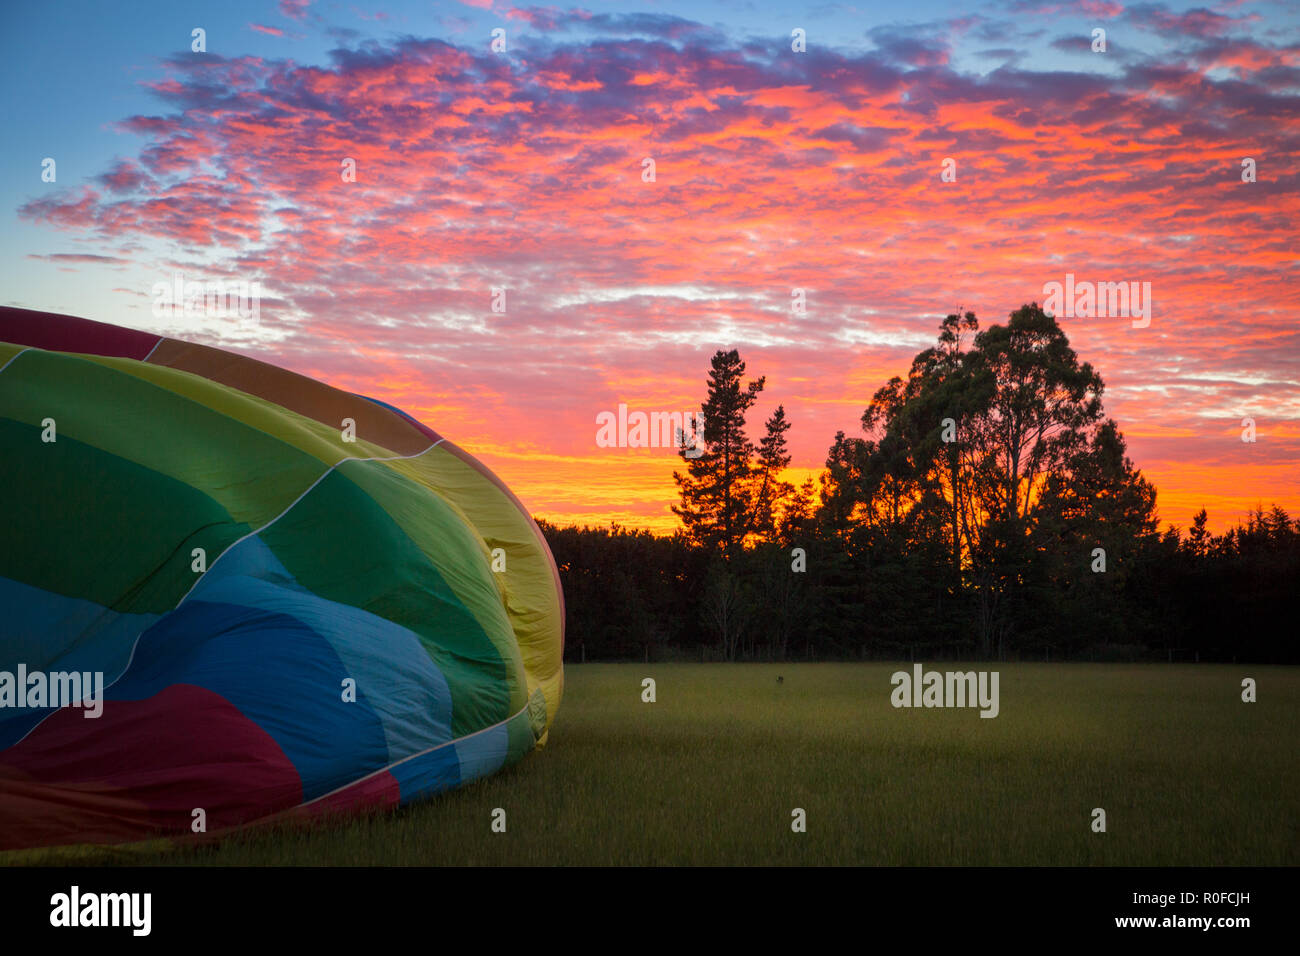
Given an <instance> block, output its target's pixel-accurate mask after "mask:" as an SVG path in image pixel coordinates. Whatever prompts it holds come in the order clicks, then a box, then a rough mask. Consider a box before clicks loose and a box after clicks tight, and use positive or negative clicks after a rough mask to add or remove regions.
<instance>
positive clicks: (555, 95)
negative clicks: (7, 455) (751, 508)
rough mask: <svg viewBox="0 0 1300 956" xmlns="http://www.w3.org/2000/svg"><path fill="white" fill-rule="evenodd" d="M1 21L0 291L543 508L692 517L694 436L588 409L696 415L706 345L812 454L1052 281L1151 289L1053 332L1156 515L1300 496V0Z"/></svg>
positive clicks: (27, 11)
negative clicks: (272, 391) (1252, 173)
mask: <svg viewBox="0 0 1300 956" xmlns="http://www.w3.org/2000/svg"><path fill="white" fill-rule="evenodd" d="M3 17H4V29H3V31H2V32H0V53H2V54H3V64H4V65H3V67H0V71H2V75H3V84H4V97H5V110H4V115H5V126H6V128H5V135H4V148H3V150H0V174H2V175H0V221H2V222H3V225H4V228H3V232H2V234H0V263H3V279H4V281H3V287H2V289H0V302H3V304H6V305H13V306H21V307H26V308H34V309H43V310H48V311H55V312H66V313H70V314H73V315H78V316H84V317H87V318H93V319H98V320H101V321H107V322H114V323H117V324H120V325H127V326H131V327H134V328H139V329H146V330H149V331H154V332H161V333H166V334H169V335H173V336H176V337H178V338H187V339H190V340H194V341H199V342H203V343H206V344H210V345H218V346H221V347H223V348H227V349H232V350H234V351H237V352H241V353H245V354H248V355H252V356H255V357H257V358H260V359H262V360H264V361H268V362H272V363H274V364H277V365H283V366H286V367H288V368H292V369H294V370H295V371H299V372H302V373H304V374H308V375H312V376H314V377H317V378H320V379H323V380H325V381H328V382H330V383H331V384H334V385H337V386H339V387H341V388H345V389H348V390H351V391H356V392H360V393H362V394H365V395H368V396H371V397H374V398H378V399H382V400H383V401H386V402H390V403H392V404H395V405H398V406H400V407H402V408H403V409H405V410H406V411H408V412H410V413H411V414H413V415H415V416H416V417H417V418H419V419H421V420H423V421H424V422H426V423H427V424H429V425H430V426H431V427H432V428H434V429H436V430H437V431H438V432H439V433H441V434H443V435H445V436H447V437H448V438H450V439H451V440H453V441H455V442H456V443H457V444H459V445H461V446H462V447H464V448H465V449H467V450H468V451H470V452H472V453H473V454H475V455H476V456H478V457H479V458H480V459H482V460H483V461H484V462H485V463H487V464H488V465H489V466H490V467H492V468H493V469H494V470H495V471H496V472H497V473H498V474H499V475H500V476H501V477H502V478H503V479H504V480H505V481H506V482H507V483H508V484H509V485H510V487H511V488H512V490H514V491H515V492H516V493H517V494H518V496H519V497H520V498H521V499H522V500H523V501H524V503H525V504H526V505H527V506H528V507H529V508H530V509H531V510H532V511H533V513H534V514H536V515H538V516H541V517H546V518H548V519H551V520H553V521H557V522H561V523H564V522H569V521H576V522H585V523H596V524H602V525H603V524H608V523H609V522H610V521H618V522H621V523H624V524H630V525H635V526H643V527H649V528H653V529H655V530H661V531H666V530H669V529H671V528H672V527H673V526H674V525H675V519H674V517H673V516H672V514H671V512H670V510H669V507H670V505H671V504H672V503H673V502H674V501H675V500H676V499H675V489H674V485H673V482H672V478H671V473H672V471H673V469H674V467H678V466H679V465H680V461H679V459H677V458H676V457H675V456H674V454H673V453H672V451H671V450H669V449H666V448H651V449H621V448H602V447H598V445H597V443H596V431H597V426H596V418H597V416H598V415H599V414H600V413H601V412H604V411H617V409H618V406H619V404H620V403H625V404H626V405H627V406H628V407H629V409H631V410H633V411H636V410H640V411H645V412H652V411H687V410H690V409H697V408H698V407H699V404H700V402H701V401H702V400H703V398H704V391H705V377H706V374H707V371H708V364H709V358H710V356H711V355H712V354H713V352H714V351H715V350H716V349H718V348H738V349H739V350H740V352H741V356H742V357H743V358H744V359H745V360H746V362H747V363H748V366H749V372H750V373H751V375H755V376H757V375H765V376H766V377H767V388H766V390H765V391H764V393H763V396H762V399H761V400H760V402H759V404H758V405H757V406H756V407H755V409H754V411H753V412H752V413H751V433H752V434H753V435H754V437H755V438H756V437H757V435H758V433H759V432H761V427H762V419H763V418H764V417H766V415H767V414H769V413H770V411H771V409H772V408H773V407H774V406H775V405H776V404H777V403H781V404H783V405H784V406H785V408H786V412H787V414H788V416H789V417H790V418H791V419H792V421H793V428H792V430H791V433H790V439H791V446H792V451H793V453H794V465H795V466H796V467H795V468H794V469H793V471H794V472H795V475H794V476H792V477H802V476H803V475H804V474H808V473H813V472H815V471H817V470H818V469H820V468H821V466H822V464H823V462H824V459H825V456H826V451H827V448H828V446H829V445H830V444H831V441H832V438H833V436H834V434H835V432H836V431H837V430H840V429H843V430H844V431H845V432H847V433H849V434H852V435H857V434H861V432H860V424H859V419H860V416H861V414H862V411H863V408H864V407H865V405H866V403H867V401H868V400H869V398H870V397H871V395H872V393H873V392H874V391H875V390H876V389H877V388H879V387H880V386H881V385H883V384H884V383H885V381H886V380H887V379H888V378H889V377H890V376H892V375H896V374H900V375H901V374H904V373H905V372H906V369H907V367H908V365H909V363H910V360H911V357H912V356H913V355H914V354H915V353H916V352H917V351H919V350H920V349H922V348H924V347H926V346H927V345H929V344H931V343H932V342H933V340H934V337H935V333H936V330H937V327H938V324H939V322H940V320H941V318H942V316H943V315H944V314H946V313H948V312H953V311H956V310H957V309H958V308H959V307H960V308H962V309H969V310H973V311H974V312H975V313H976V314H977V315H978V316H979V319H980V321H981V324H982V325H985V326H987V325H989V324H991V323H994V322H1005V321H1006V318H1007V314H1008V313H1009V312H1011V311H1012V310H1013V309H1015V308H1017V307H1018V306H1020V305H1021V304H1023V303H1026V302H1030V301H1039V302H1042V301H1043V299H1044V295H1043V287H1044V284H1045V283H1048V282H1053V281H1057V282H1061V281H1064V278H1065V276H1066V274H1067V273H1072V274H1073V275H1074V276H1075V277H1076V279H1077V280H1079V281H1096V282H1149V283H1150V284H1151V296H1152V314H1151V322H1150V325H1149V326H1147V327H1145V328H1135V327H1134V325H1133V323H1132V322H1131V321H1130V320H1129V319H1128V318H1123V317H1096V318H1062V319H1061V322H1062V325H1063V327H1064V328H1065V330H1066V332H1067V334H1068V335H1069V337H1070V340H1071V343H1072V344H1073V346H1074V348H1075V349H1076V350H1077V351H1078V352H1079V353H1080V355H1081V357H1082V358H1083V359H1084V360H1085V361H1089V362H1091V363H1092V364H1093V365H1094V366H1095V367H1096V368H1097V369H1098V371H1099V372H1100V373H1101V375H1102V377H1103V378H1104V379H1105V381H1106V383H1107V390H1106V393H1105V397H1104V398H1105V404H1106V410H1107V412H1108V414H1109V415H1111V416H1112V417H1114V418H1115V419H1117V420H1118V422H1119V424H1120V427H1121V429H1122V430H1123V432H1124V434H1125V436H1126V437H1127V439H1128V442H1129V454H1130V456H1131V457H1132V458H1133V460H1134V462H1135V464H1136V465H1137V466H1138V467H1139V468H1141V469H1142V471H1143V473H1144V474H1145V475H1146V476H1147V477H1148V478H1149V479H1151V480H1152V481H1153V482H1154V484H1155V485H1156V487H1157V488H1158V490H1159V499H1158V506H1159V511H1160V517H1161V521H1162V524H1164V523H1168V522H1173V523H1176V524H1178V525H1186V524H1187V523H1188V521H1189V520H1190V517H1191V515H1192V514H1193V513H1194V512H1195V511H1196V510H1197V509H1199V508H1200V507H1202V506H1204V507H1206V508H1208V509H1209V512H1210V518H1211V527H1213V528H1214V529H1216V530H1222V529H1223V528H1224V527H1225V526H1226V525H1227V524H1228V523H1229V522H1232V521H1235V520H1237V519H1239V518H1241V517H1242V516H1244V514H1245V513H1246V511H1247V510H1248V509H1251V508H1253V507H1254V506H1255V505H1256V504H1257V503H1263V504H1264V505H1265V506H1267V505H1268V504H1270V503H1272V502H1277V503H1279V504H1282V505H1283V506H1284V507H1287V508H1288V509H1289V510H1291V512H1292V514H1293V516H1296V515H1300V331H1298V328H1300V325H1298V323H1300V282H1297V274H1296V266H1297V259H1298V258H1300V252H1298V251H1297V234H1298V233H1300V194H1298V187H1300V5H1297V4H1296V3H1294V2H1293V0H1286V2H1259V3H1252V2H1224V3H1209V4H1207V5H1204V6H1200V5H1194V4H1191V5H1189V4H1177V3H1169V4H1166V3H1141V4H1129V5H1125V4H1122V3H1119V2H1115V0H1085V2H1082V3H1054V2H1040V0H1024V2H1020V0H1011V2H995V3H964V4H954V3H939V2H932V0H910V2H907V3H902V2H891V3H886V4H882V3H859V4H838V3H811V4H806V5H799V4H783V3H781V4H777V3H766V2H754V3H749V2H719V0H703V2H700V0H697V2H691V3H679V2H647V0H641V2H638V3H635V4H588V5H584V6H581V7H571V6H567V5H566V6H564V7H559V6H555V7H550V6H548V7H542V6H527V5H524V6H514V5H512V4H510V3H508V2H504V0H469V2H465V3H456V2H447V3H428V2H421V3H413V2H411V3H408V2H397V3H380V4H377V5H376V4H361V3H350V2H343V3H332V2H310V0H281V2H279V3H275V2H266V3H251V2H242V0H232V2H222V3H194V4H178V3H171V2H158V3H131V4H127V5H118V4H103V3H97V2H87V3H58V2H55V3H49V4H41V3H28V4H21V5H13V6H10V7H9V8H7V9H6V10H5V12H4V14H3ZM498 27H500V28H503V29H504V30H505V43H506V49H505V51H504V52H494V51H493V50H492V49H491V47H490V44H491V42H492V31H493V30H494V29H495V28H498ZM194 28H202V29H203V30H205V31H206V52H203V53H197V52H192V51H191V42H192V41H191V31H192V30H193V29H194ZM796 28H798V29H802V30H804V31H805V32H806V38H807V40H806V43H807V50H806V52H802V53H800V52H794V51H793V50H792V49H791V45H792V39H791V33H792V31H793V30H795V29H796ZM1095 28H1102V29H1104V30H1105V31H1106V50H1105V52H1104V53H1097V52H1093V51H1092V48H1091V47H1092V44H1093V30H1094V29H1095ZM47 157H49V158H52V159H54V160H55V161H56V164H57V165H56V171H57V178H56V180H55V181H54V182H44V181H43V180H42V161H43V160H44V159H45V158H47ZM647 157H649V158H652V159H653V160H654V164H655V181H654V182H645V181H643V175H642V172H643V160H644V159H645V158H647ZM345 158H352V159H355V161H356V181H355V182H345V181H343V177H342V176H341V175H340V172H341V166H340V164H341V162H342V161H343V160H344V159H345ZM1246 158H1251V159H1253V160H1254V161H1255V165H1256V176H1257V181H1256V182H1253V183H1247V182H1243V181H1242V161H1243V159H1246ZM945 159H952V160H953V161H954V162H955V170H956V180H955V181H954V182H944V181H942V179H941V173H942V171H943V168H942V167H943V163H944V160H945ZM177 272H180V273H183V274H184V276H185V277H186V278H187V279H190V280H215V279H221V280H242V281H248V282H252V281H257V282H258V283H259V284H260V287H261V290H262V298H261V302H260V314H259V316H258V317H257V318H256V319H255V320H253V319H240V318H239V317H237V316H236V317H230V318H218V317H213V316H202V317H193V318H190V319H185V318H183V317H181V318H175V319H173V318H170V317H157V316H155V315H154V314H153V312H152V305H153V292H152V290H153V287H154V285H155V283H159V282H167V283H170V282H172V281H173V278H174V276H175V274H176V273H177ZM493 288H504V289H505V290H506V311H505V313H504V314H502V313H497V312H494V311H493V309H492V289H493ZM796 288H798V289H803V290H805V294H806V299H807V311H806V313H804V314H796V313H794V312H792V310H791V301H792V299H791V290H792V289H796ZM1246 417H1250V418H1253V419H1254V420H1255V423H1256V427H1257V441H1256V442H1255V443H1253V444H1250V443H1245V442H1243V441H1242V440H1241V434H1242V419H1243V418H1246Z"/></svg>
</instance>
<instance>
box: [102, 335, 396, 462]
mask: <svg viewBox="0 0 1300 956" xmlns="http://www.w3.org/2000/svg"><path fill="white" fill-rule="evenodd" d="M83 357H84V358H85V359H86V361H89V362H94V363H96V364H98V365H102V366H105V367H107V368H112V369H115V370H116V371H118V372H121V373H122V374H124V375H130V376H132V377H133V378H136V379H139V380H140V381H142V382H149V383H151V384H154V385H157V386H158V387H160V388H163V389H166V390H167V391H169V392H172V393H174V394H176V395H180V396H183V397H185V398H188V399H191V400H193V401H195V402H198V403H199V404H200V405H202V406H204V407H206V408H210V409H212V410H213V411H215V412H219V413H220V414H222V415H224V416H225V417H227V418H231V419H234V420H235V421H237V422H242V423H243V424H245V425H247V426H248V427H249V428H255V429H257V430H258V431H260V432H263V433H265V434H266V435H269V436H271V437H272V438H275V439H278V440H279V441H282V442H284V443H285V444H287V445H291V446H293V447H294V448H297V449H299V450H300V451H302V452H304V453H306V454H308V455H311V456H312V457H313V458H315V459H316V460H317V461H319V462H321V463H323V464H324V465H325V466H327V467H328V466H330V465H336V464H338V463H339V462H340V461H342V460H343V459H344V458H385V457H390V456H392V455H393V454H394V453H393V452H392V451H391V450H389V449H387V448H385V447H383V446H382V445H377V444H374V443H373V442H367V441H365V440H363V439H357V440H356V441H352V442H345V441H344V440H343V433H342V431H341V429H338V428H334V427H331V426H329V425H326V424H323V423H322V422H318V421H316V419H314V418H308V417H306V416H305V415H300V414H298V413H297V412H295V411H291V410H290V409H287V408H284V407H283V406H281V405H277V404H276V403H275V402H271V401H268V400H266V399H265V398H262V397H260V396H257V395H250V394H249V393H248V392H241V391H240V390H239V389H237V388H232V387H230V386H228V385H222V384H220V383H219V382H214V381H212V380H211V379H207V378H204V377H203V376H202V375H196V374H194V373H193V372H185V371H181V370H179V369H174V368H168V367H167V366H166V365H149V364H147V363H145V362H134V361H132V360H131V359H124V358H116V357H112V356H103V355H86V356H83ZM363 403H364V405H365V406H366V407H367V408H373V407H375V406H374V404H373V403H372V402H369V401H367V400H366V399H364V398H357V404H358V405H362V404H363ZM323 470H324V469H321V471H323Z"/></svg>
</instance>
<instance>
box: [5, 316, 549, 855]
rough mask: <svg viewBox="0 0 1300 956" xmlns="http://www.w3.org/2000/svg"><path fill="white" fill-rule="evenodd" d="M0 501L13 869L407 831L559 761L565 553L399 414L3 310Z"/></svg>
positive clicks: (142, 339)
mask: <svg viewBox="0 0 1300 956" xmlns="http://www.w3.org/2000/svg"><path fill="white" fill-rule="evenodd" d="M0 488H2V489H3V493H4V501H5V509H4V511H5V516H4V521H3V522H0V860H3V859H4V856H5V855H6V854H5V853H4V851H24V850H30V849H32V848H45V847H65V848H68V847H77V846H82V847H84V846H86V845H95V844H126V843H132V842H136V841H141V840H145V839H149V838H155V837H164V838H176V837H182V836H188V835H190V834H193V833H195V832H199V831H202V832H206V833H209V834H212V833H220V832H225V831H227V830H229V829H232V828H236V827H244V826H248V825H251V824H255V823H263V822H267V821H270V820H280V819H300V818H310V817H313V816H316V815H320V814H325V813H332V812H352V811H366V810H377V809H381V808H392V807H396V806H400V805H404V804H407V803H410V802H411V801H415V800H420V799H422V798H426V797H428V796H430V795H432V794H436V793H439V792H441V791H445V790H448V789H451V788H454V787H458V786H460V785H462V784H464V783H467V782H469V781H471V780H474V779H476V778H479V777H482V776H484V775H486V774H490V773H493V772H494V771H496V770H498V769H500V768H502V767H504V766H507V765H509V764H512V763H514V762H515V761H517V760H519V759H520V758H521V757H523V756H524V755H525V754H526V753H527V752H528V751H530V750H532V749H533V748H534V747H535V746H537V745H539V744H541V743H544V742H545V740H546V736H547V730H548V728H549V727H550V725H551V723H552V721H553V720H554V718H555V713H556V709H557V708H558V706H559V703H560V696H561V692H562V689H563V680H564V675H563V666H562V656H563V643H564V634H563V620H564V610H563V595H562V593H561V590H560V585H559V577H558V575H557V573H556V569H555V564H554V561H553V560H552V558H551V554H550V551H549V549H548V548H547V545H546V542H545V540H544V539H543V538H542V535H541V532H540V531H539V529H538V528H537V525H536V524H535V523H534V522H533V520H532V518H531V517H530V516H529V514H528V512H527V511H526V510H525V509H524V507H523V506H522V505H521V504H520V502H519V501H518V499H516V498H515V497H514V495H512V494H511V492H510V491H509V489H508V488H506V486H505V485H504V484H502V483H501V481H500V480H498V479H497V478H496V477H495V476H494V475H493V474H492V473H491V472H490V471H489V470H488V469H487V468H486V467H484V466H483V465H482V464H480V463H479V462H478V461H476V460H475V459H474V458H473V457H472V456H471V455H469V454H468V453H466V452H465V451H463V450H461V449H460V448H458V447H457V446H456V445H454V444H453V443H452V442H450V441H448V440H447V439H445V438H443V437H442V436H441V435H440V434H438V433H436V432H434V431H433V430H431V429H430V428H428V427H427V426H425V425H423V424H421V423H420V422H418V421H416V420H415V419H414V418H412V417H411V416H409V415H407V414H405V413H404V412H402V411H400V410H399V409H397V408H394V407H392V406H390V405H387V404H385V403H383V402H380V401H376V400H374V399H370V398H366V397H364V396H360V395H355V394H351V393H349V392H346V391H341V390H339V389H336V388H332V387H330V386H328V385H325V384H323V383H321V382H318V381H315V380H313V379H311V378H307V377H304V376H302V375H298V374H295V373H293V372H290V371H287V370H285V369H281V368H277V367H275V366H273V365H269V364H266V363H263V362H259V361H257V360H255V359H252V358H247V357H244V356H242V355H237V354H234V353H231V352H226V351H222V350H220V349H215V348H210V347H207V346H202V345H196V344H191V343H187V342H183V341H179V340H176V339H172V338H166V337H160V336H158V335H154V334H150V333H145V332H139V331H134V330H131V329H125V328H119V327H116V326H112V325H106V324H103V323H99V322H92V321H89V320H86V319H79V318H73V317H69V316H62V315H52V314H48V313H40V312H30V311H27V310H21V309H11V308H3V309H0Z"/></svg>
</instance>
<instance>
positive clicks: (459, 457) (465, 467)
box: [389, 441, 564, 742]
mask: <svg viewBox="0 0 1300 956" xmlns="http://www.w3.org/2000/svg"><path fill="white" fill-rule="evenodd" d="M389 467H390V468H394V469H397V470H398V471H400V472H402V473H404V474H407V475H409V476H410V477H411V478H413V479H414V480H417V481H420V482H422V483H425V484H427V485H428V486H429V487H431V488H433V489H435V490H436V491H437V492H438V493H439V494H441V495H442V496H443V497H444V498H445V499H446V500H447V501H448V502H449V503H451V504H453V505H455V506H456V507H457V508H458V509H460V511H461V512H462V513H463V514H464V515H465V516H466V518H468V519H469V521H470V524H471V525H472V526H473V527H476V528H477V529H478V531H479V534H480V535H481V536H482V537H483V542H484V547H485V550H486V552H487V555H488V559H489V560H490V559H491V558H490V555H491V552H492V550H493V549H495V548H501V549H502V550H503V551H504V552H505V559H506V570H505V571H504V572H502V573H500V574H497V575H496V578H497V580H498V582H499V586H500V588H501V592H502V600H503V601H504V602H505V606H506V611H507V613H508V614H509V616H510V623H511V625H512V626H513V628H514V632H515V637H516V640H517V641H518V642H519V653H520V656H521V657H522V659H523V665H524V673H525V675H526V677H527V681H528V693H529V694H530V695H531V694H532V693H533V692H534V691H535V690H537V689H538V688H540V689H541V692H542V694H543V696H544V697H545V699H546V725H547V727H549V726H550V724H551V722H552V721H553V720H554V719H555V713H556V711H557V710H558V709H559V705H560V698H561V696H562V695H563V692H564V666H563V657H564V607H563V604H562V598H561V592H560V586H559V579H558V575H557V574H556V571H555V565H554V563H553V561H552V559H551V555H550V551H549V549H547V547H546V544H545V541H544V539H543V538H542V536H541V532H540V530H539V529H538V528H537V525H536V524H535V523H534V522H533V520H532V518H531V517H529V515H528V514H527V512H526V511H524V510H523V508H522V506H521V505H520V504H519V503H518V500H517V499H516V498H515V497H514V495H512V494H511V493H510V492H509V490H507V489H506V488H505V487H504V485H501V484H500V483H499V482H498V481H495V480H493V478H492V477H490V473H488V472H487V471H486V469H484V468H483V466H482V465H480V464H479V463H478V462H477V461H476V460H475V459H474V458H473V457H472V456H470V455H469V454H468V453H467V452H465V451H463V450H462V449H460V448H458V447H456V446H455V445H454V444H452V443H451V442H448V441H444V442H443V443H442V444H441V445H439V446H438V447H437V448H435V449H434V450H433V451H431V452H430V453H429V454H427V455H423V456H421V457H420V458H418V459H414V460H411V461H394V462H389ZM544 740H545V735H544V734H543V736H542V738H541V741H539V742H542V741H544Z"/></svg>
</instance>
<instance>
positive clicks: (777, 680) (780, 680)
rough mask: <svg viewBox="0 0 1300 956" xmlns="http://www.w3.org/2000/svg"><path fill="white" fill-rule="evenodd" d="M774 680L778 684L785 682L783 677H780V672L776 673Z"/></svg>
mask: <svg viewBox="0 0 1300 956" xmlns="http://www.w3.org/2000/svg"><path fill="white" fill-rule="evenodd" d="M776 682H777V683H778V684H784V683H785V678H784V677H782V676H781V675H780V674H777V675H776Z"/></svg>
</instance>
